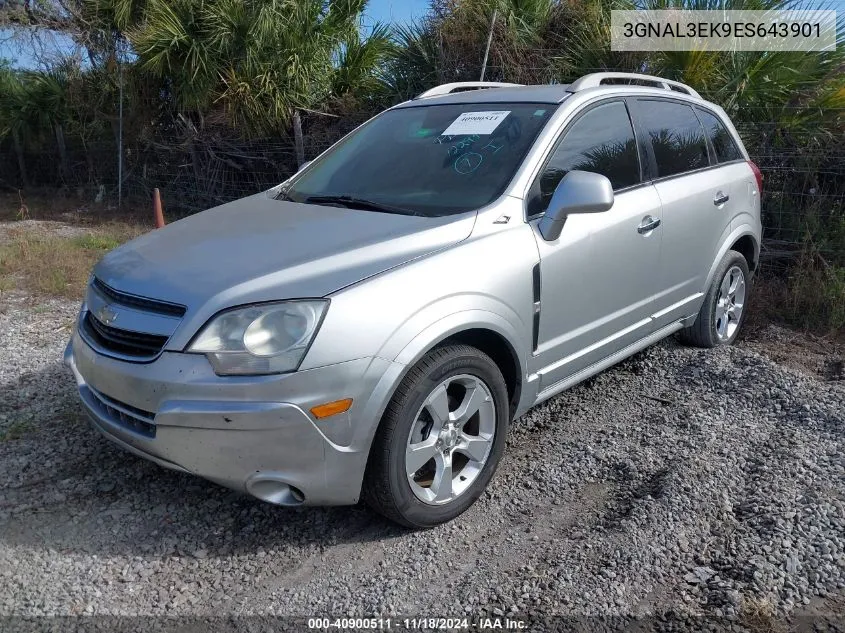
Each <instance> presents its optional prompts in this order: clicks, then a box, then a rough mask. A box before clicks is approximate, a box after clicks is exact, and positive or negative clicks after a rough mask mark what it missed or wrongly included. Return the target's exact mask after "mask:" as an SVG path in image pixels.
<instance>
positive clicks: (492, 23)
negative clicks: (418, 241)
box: [479, 9, 498, 81]
mask: <svg viewBox="0 0 845 633" xmlns="http://www.w3.org/2000/svg"><path fill="white" fill-rule="evenodd" d="M497 11H498V9H493V17H492V18H491V19H490V33H488V34H487V48H485V49H484V61H483V62H482V63H481V78H480V79H479V81H484V73H485V71H486V70H487V56H488V55H489V54H490V43H491V42H492V41H493V28H494V27H495V26H496V13H497Z"/></svg>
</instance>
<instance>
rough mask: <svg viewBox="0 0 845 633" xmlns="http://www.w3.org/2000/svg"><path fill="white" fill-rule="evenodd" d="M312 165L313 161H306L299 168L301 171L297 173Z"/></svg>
mask: <svg viewBox="0 0 845 633" xmlns="http://www.w3.org/2000/svg"><path fill="white" fill-rule="evenodd" d="M310 164H311V161H310V160H306V161H305V162H304V163H302V164H301V165H300V166H299V169H297V170H296V173H299V172H301V171H302V170H303V169H305V168H306V167H308V165H310Z"/></svg>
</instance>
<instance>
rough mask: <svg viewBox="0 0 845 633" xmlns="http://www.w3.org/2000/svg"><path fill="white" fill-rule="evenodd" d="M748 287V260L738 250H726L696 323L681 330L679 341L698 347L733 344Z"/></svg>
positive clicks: (749, 275)
mask: <svg viewBox="0 0 845 633" xmlns="http://www.w3.org/2000/svg"><path fill="white" fill-rule="evenodd" d="M750 289H751V274H750V273H749V271H748V262H747V261H745V257H744V256H743V255H742V254H741V253H738V252H736V251H728V252H727V254H726V255H725V257H724V259H722V262H721V263H720V264H719V268H718V269H717V270H716V274H715V275H713V282H712V283H711V284H710V288H709V289H708V291H707V294H706V295H705V296H704V303H703V304H702V305H701V310H699V312H698V316H697V317H696V319H695V323H693V324H692V325H691V326H690V327H688V328H685V329H683V330H681V340H682V341H683V342H685V343H689V344H691V345H696V346H698V347H716V346H717V345H730V344H731V343H733V342H734V341H735V340H736V337H737V335H738V334H739V330H740V328H741V327H742V324H743V322H744V321H745V313H746V312H747V310H746V306H747V303H748V295H749V290H750Z"/></svg>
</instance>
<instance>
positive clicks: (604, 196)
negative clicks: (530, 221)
mask: <svg viewBox="0 0 845 633" xmlns="http://www.w3.org/2000/svg"><path fill="white" fill-rule="evenodd" d="M612 206H613V185H611V184H610V181H609V180H608V179H607V177H606V176H602V175H601V174H596V173H594V172H591V171H577V170H576V171H570V172H569V173H567V174H566V175H565V176H564V177H563V178H562V179H561V181H560V182H559V183H558V185H557V188H555V192H554V194H552V200H551V202H549V208H548V209H547V210H546V215H544V216H543V218H542V219H541V220H540V224H539V225H538V228H539V229H540V235H542V236H543V239H544V240H546V241H547V242H554V241H555V240H556V239H557V238H559V237H560V232H561V231H562V230H563V225H564V223H565V222H566V217H567V216H568V215H570V214H571V213H601V212H602V211H607V210H608V209H610V207H612Z"/></svg>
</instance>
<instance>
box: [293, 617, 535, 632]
mask: <svg viewBox="0 0 845 633" xmlns="http://www.w3.org/2000/svg"><path fill="white" fill-rule="evenodd" d="M308 628H309V629H311V630H318V631H319V630H322V631H329V630H373V631H380V630H383V631H389V630H393V629H396V630H407V631H418V630H425V631H433V630H437V631H462V630H472V631H524V630H527V628H528V623H527V622H526V621H525V620H521V619H518V618H510V617H495V616H494V617H482V618H437V617H415V618H377V617H373V618H361V617H357V618H356V617H347V618H308Z"/></svg>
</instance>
